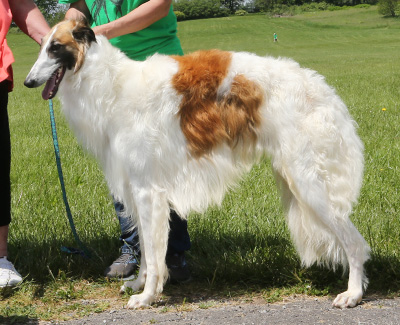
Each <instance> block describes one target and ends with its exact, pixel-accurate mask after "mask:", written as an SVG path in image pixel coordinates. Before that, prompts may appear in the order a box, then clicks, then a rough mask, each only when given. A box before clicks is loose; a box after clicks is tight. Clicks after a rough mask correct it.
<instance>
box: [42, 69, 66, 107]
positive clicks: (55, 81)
mask: <svg viewBox="0 0 400 325" xmlns="http://www.w3.org/2000/svg"><path fill="white" fill-rule="evenodd" d="M65 70H66V67H65V66H62V67H60V68H58V69H57V70H56V71H54V73H53V74H52V75H51V77H50V79H49V80H47V82H46V85H45V86H44V89H43V92H42V98H43V99H44V100H48V99H52V98H53V97H54V96H55V95H56V94H57V91H58V86H59V85H60V82H61V80H62V79H63V77H64V74H65Z"/></svg>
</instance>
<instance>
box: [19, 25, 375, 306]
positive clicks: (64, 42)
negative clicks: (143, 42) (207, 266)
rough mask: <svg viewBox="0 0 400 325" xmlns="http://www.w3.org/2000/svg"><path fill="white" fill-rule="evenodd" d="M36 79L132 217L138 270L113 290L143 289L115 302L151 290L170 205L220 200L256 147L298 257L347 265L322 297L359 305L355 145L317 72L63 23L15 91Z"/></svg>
mask: <svg viewBox="0 0 400 325" xmlns="http://www.w3.org/2000/svg"><path fill="white" fill-rule="evenodd" d="M45 82H47V83H46V86H45V88H44V90H43V98H45V99H48V98H52V97H54V96H55V94H56V92H57V88H58V87H59V98H60V101H61V103H62V109H63V111H64V113H65V115H66V117H67V120H68V121H69V123H70V125H71V127H72V129H73V130H74V131H75V133H76V135H77V137H78V138H79V140H80V141H81V143H82V144H83V146H84V147H86V148H87V149H88V150H89V151H90V152H92V153H93V154H94V155H95V156H96V158H97V159H98V160H99V162H100V163H101V166H102V168H103V169H104V173H105V177H106V179H107V182H108V185H109V188H110V190H111V193H112V195H113V196H114V197H116V198H117V199H119V200H121V201H122V202H124V204H125V206H126V208H127V213H129V214H131V215H133V216H135V218H136V223H137V226H138V229H139V233H140V243H141V248H142V260H141V268H140V272H139V276H138V279H137V280H136V281H130V282H126V283H125V287H131V288H133V290H134V291H138V290H140V289H142V288H143V287H144V291H143V292H142V293H141V294H138V295H133V296H132V297H131V298H130V300H129V302H128V307H130V308H136V307H142V306H147V305H149V304H151V303H153V302H154V301H155V299H156V296H157V293H160V292H161V291H162V290H163V285H164V283H165V281H166V279H167V277H168V271H167V268H166V265H165V255H166V248H167V238H168V231H169V229H168V227H169V226H168V218H169V210H170V207H172V208H173V209H175V211H177V213H178V214H179V215H180V216H181V217H182V218H186V217H187V215H188V214H189V212H190V211H192V210H194V211H204V210H205V209H206V208H207V207H208V206H209V205H210V204H218V203H220V202H221V200H222V199H223V197H224V194H225V192H226V191H227V190H228V189H229V188H231V187H232V186H233V185H234V184H236V183H237V181H238V180H239V179H240V177H241V176H242V175H243V173H245V172H248V171H249V170H250V168H251V167H252V165H253V164H254V163H256V162H258V161H259V160H260V158H262V157H263V156H264V155H268V156H269V157H271V161H272V167H273V170H274V172H275V174H276V178H277V183H278V185H279V187H280V189H281V192H282V198H283V200H282V201H283V204H284V206H285V208H286V210H287V222H288V224H289V229H290V232H291V236H292V238H293V241H294V244H295V246H296V249H297V251H298V253H299V255H300V257H301V260H302V262H303V263H304V265H306V266H309V265H312V264H313V263H318V264H324V265H327V266H330V267H335V265H337V264H342V265H344V266H349V283H348V290H347V291H346V292H344V293H342V294H339V295H338V296H337V298H336V299H335V300H334V302H333V304H334V306H337V307H353V306H355V305H357V303H359V302H360V301H361V298H362V295H363V289H364V288H365V287H366V285H367V282H368V281H367V278H366V277H365V275H364V262H365V261H366V260H367V259H368V256H369V247H368V245H367V243H366V242H365V240H364V239H363V237H362V236H361V235H360V233H359V232H358V231H357V229H356V228H355V227H354V225H353V224H352V222H351V221H350V219H349V215H350V213H351V211H352V205H353V204H354V202H356V200H357V198H358V195H359V190H360V187H361V183H362V174H363V145H362V143H361V141H360V139H359V137H358V136H357V134H356V130H355V129H356V128H355V122H354V121H353V120H352V119H351V117H350V116H349V113H348V111H347V108H346V106H345V104H344V103H343V102H342V101H341V99H340V98H339V97H338V95H337V94H336V93H335V91H334V90H333V89H332V88H330V87H329V86H328V85H327V84H326V83H325V81H324V78H323V77H322V76H320V75H318V74H317V73H316V72H314V71H311V70H308V69H302V68H300V66H299V65H298V64H297V63H295V62H293V61H291V60H288V59H274V58H271V57H259V56H256V55H253V54H249V53H233V52H224V51H219V50H209V51H199V52H195V53H192V54H189V55H186V56H182V57H179V56H165V55H154V56H152V57H150V58H148V59H147V60H146V61H144V62H136V61H133V60H130V59H128V58H127V57H126V56H125V55H124V54H123V53H121V52H120V51H119V50H118V49H116V48H115V47H113V46H111V44H110V43H109V42H108V41H107V39H106V38H105V37H103V36H95V35H94V33H93V31H92V30H91V29H90V28H89V27H88V26H87V25H86V24H85V23H84V22H78V21H68V20H66V21H63V22H61V23H59V24H57V25H56V26H54V27H53V28H52V30H51V31H50V33H49V34H48V35H47V36H46V37H45V38H44V40H43V43H42V46H41V51H40V53H39V57H38V59H37V61H36V63H35V64H34V66H33V67H32V70H31V71H30V73H29V75H28V76H27V78H26V80H25V85H26V86H28V87H38V86H40V85H42V84H43V83H45ZM266 190H267V189H266Z"/></svg>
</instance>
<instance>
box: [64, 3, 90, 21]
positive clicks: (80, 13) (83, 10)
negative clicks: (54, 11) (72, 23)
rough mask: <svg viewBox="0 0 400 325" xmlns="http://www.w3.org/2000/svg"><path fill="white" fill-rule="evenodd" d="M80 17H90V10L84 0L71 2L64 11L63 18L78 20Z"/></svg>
mask: <svg viewBox="0 0 400 325" xmlns="http://www.w3.org/2000/svg"><path fill="white" fill-rule="evenodd" d="M82 18H87V19H90V12H89V9H88V7H87V5H86V2H85V0H79V1H77V2H74V3H71V4H70V5H69V8H68V10H67V12H66V13H65V19H75V20H79V19H82Z"/></svg>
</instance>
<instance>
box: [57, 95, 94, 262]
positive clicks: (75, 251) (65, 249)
mask: <svg viewBox="0 0 400 325" xmlns="http://www.w3.org/2000/svg"><path fill="white" fill-rule="evenodd" d="M49 111H50V122H51V133H52V135H53V144H54V153H55V155H56V162H57V170H58V178H59V180H60V185H61V190H62V195H63V200H64V204H65V210H66V212H67V216H68V221H69V225H70V227H71V230H72V234H73V235H74V238H75V241H76V242H77V243H78V246H79V248H80V250H79V249H76V248H72V247H65V246H61V251H63V252H66V253H70V254H80V255H82V256H84V257H89V258H90V257H91V254H90V253H89V250H88V249H87V248H86V246H85V245H84V244H83V243H82V242H81V240H80V239H79V236H78V233H77V232H76V229H75V225H74V220H73V219H72V214H71V209H70V208H69V204H68V199H67V193H66V191H65V184H64V176H63V172H62V168H61V158H60V148H59V147H58V138H57V129H56V120H55V118H54V110H53V101H52V100H51V99H50V100H49Z"/></svg>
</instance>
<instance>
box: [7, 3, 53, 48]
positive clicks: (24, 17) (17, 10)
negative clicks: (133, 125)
mask: <svg viewBox="0 0 400 325" xmlns="http://www.w3.org/2000/svg"><path fill="white" fill-rule="evenodd" d="M9 4H10V9H11V13H12V16H13V20H14V22H15V23H16V24H17V26H18V27H19V28H20V29H21V30H22V31H23V32H24V33H25V34H26V35H28V36H30V37H31V38H32V39H34V40H35V41H36V42H37V43H39V44H40V43H41V42H42V38H43V37H44V36H45V35H46V34H47V33H48V32H49V30H50V27H49V25H48V24H47V22H46V20H45V19H44V17H43V15H42V13H41V12H40V10H39V8H38V7H37V6H36V5H35V3H34V2H33V0H9Z"/></svg>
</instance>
